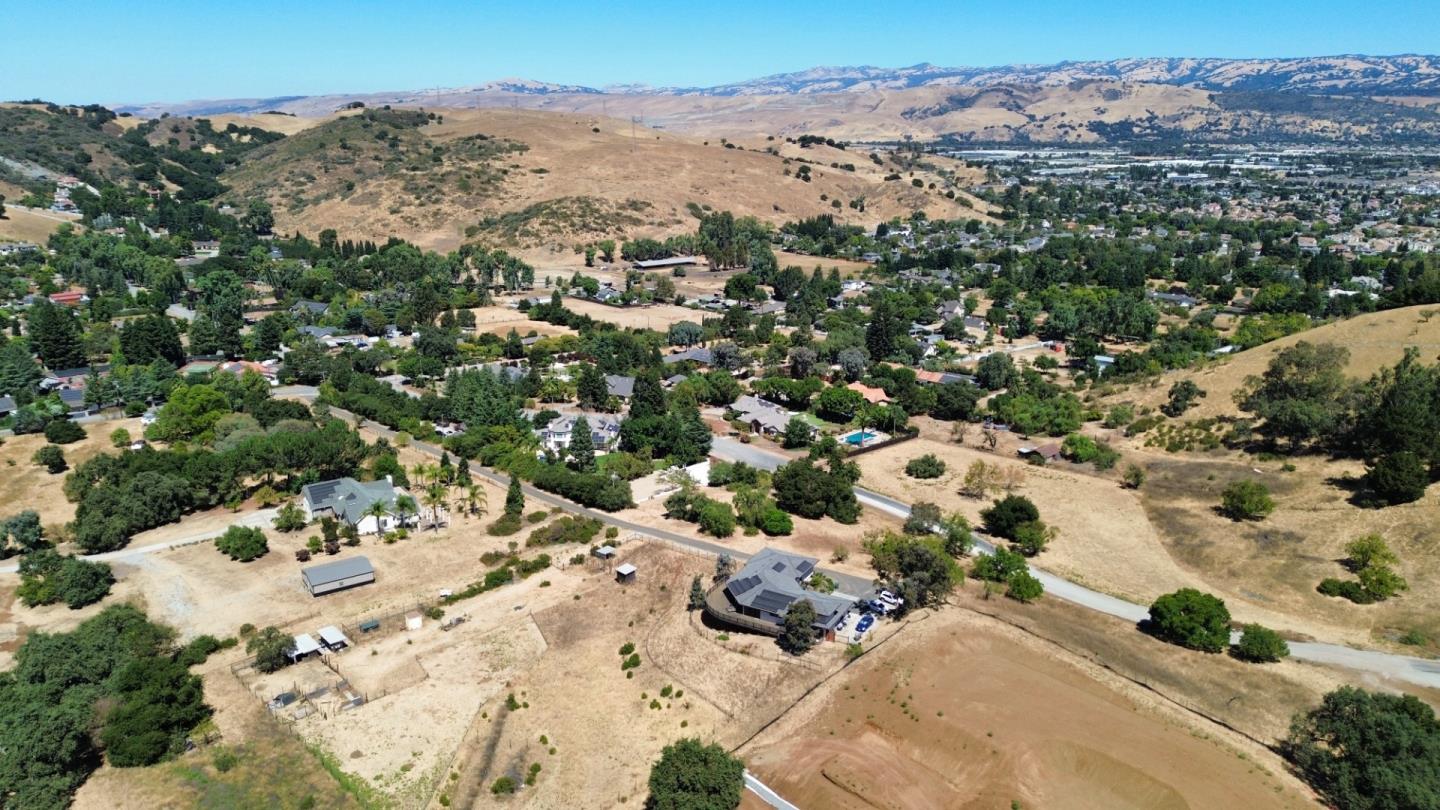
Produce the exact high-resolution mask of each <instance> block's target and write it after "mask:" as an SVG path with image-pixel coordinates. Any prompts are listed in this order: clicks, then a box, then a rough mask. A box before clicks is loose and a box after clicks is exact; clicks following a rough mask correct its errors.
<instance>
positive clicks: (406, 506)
mask: <svg viewBox="0 0 1440 810" xmlns="http://www.w3.org/2000/svg"><path fill="white" fill-rule="evenodd" d="M419 512H420V509H419V508H418V507H417V506H416V505H415V499H414V498H412V497H410V496H409V495H400V496H398V497H396V498H395V514H397V515H399V516H400V525H401V526H404V525H405V517H406V516H407V515H414V514H418V513H419Z"/></svg>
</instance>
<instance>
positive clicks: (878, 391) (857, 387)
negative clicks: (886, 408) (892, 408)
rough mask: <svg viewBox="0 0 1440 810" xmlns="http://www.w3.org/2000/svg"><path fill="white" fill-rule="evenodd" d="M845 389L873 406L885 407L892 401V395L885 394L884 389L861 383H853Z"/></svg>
mask: <svg viewBox="0 0 1440 810" xmlns="http://www.w3.org/2000/svg"><path fill="white" fill-rule="evenodd" d="M845 387H846V388H848V389H850V390H851V391H854V392H855V393H857V394H859V395H860V396H862V397H864V398H865V401H866V402H868V403H870V404H871V405H884V404H886V403H888V402H889V401H890V395H889V394H887V393H885V389H884V388H872V387H871V386H868V385H865V384H864V383H860V382H852V383H850V384H849V385H847V386H845Z"/></svg>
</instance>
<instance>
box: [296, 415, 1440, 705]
mask: <svg viewBox="0 0 1440 810" xmlns="http://www.w3.org/2000/svg"><path fill="white" fill-rule="evenodd" d="M276 394H277V395H280V396H297V397H301V398H309V399H313V398H314V396H315V389H314V388H313V387H309V386H290V387H286V388H278V389H276ZM330 410H331V413H333V414H335V415H336V416H339V417H341V418H344V419H348V420H351V421H353V420H354V416H353V415H352V414H349V413H347V412H346V411H343V410H340V409H338V408H331V409H330ZM366 427H367V428H368V429H370V430H373V431H375V432H376V433H378V434H380V435H383V436H388V437H391V438H393V437H394V435H395V433H394V431H392V430H390V429H389V428H386V427H385V426H383V425H380V424H378V423H373V422H367V423H366ZM412 446H413V447H415V448H416V449H418V450H420V451H421V452H423V453H427V454H429V455H432V456H435V457H439V455H440V452H441V450H440V448H438V447H436V446H434V445H431V444H426V443H424V442H414V443H412ZM711 452H712V453H713V454H714V455H715V456H717V457H719V458H722V459H726V460H729V461H744V462H745V463H746V464H750V465H751V466H754V467H759V468H761V469H766V470H774V469H776V468H778V467H779V466H780V465H781V464H784V463H786V462H787V461H789V460H790V457H788V456H784V455H781V454H779V453H775V452H773V451H769V450H766V449H763V448H761V447H758V446H756V445H754V444H746V443H744V442H741V441H737V440H735V439H732V438H729V437H726V436H717V437H715V439H714V442H713V444H712V445H711ZM470 469H471V472H473V473H474V474H476V475H480V476H483V477H485V478H487V479H489V480H490V481H493V482H495V483H496V484H499V485H501V486H504V485H506V484H508V483H509V479H508V478H505V477H502V476H500V475H498V474H496V473H494V472H492V471H491V470H489V469H488V468H485V467H481V466H479V465H477V464H471V466H470ZM523 489H524V490H525V495H526V497H528V498H534V499H535V500H537V501H540V502H542V503H546V504H550V505H552V506H559V507H560V508H562V509H564V510H566V511H568V512H572V513H574V514H579V515H584V516H586V517H591V518H595V519H596V520H599V521H601V522H603V523H605V524H606V525H610V526H617V527H619V528H621V529H623V530H625V531H629V532H634V533H636V534H641V535H647V536H650V537H657V538H660V539H663V540H666V541H668V542H672V543H676V544H679V545H682V546H688V547H690V548H693V549H697V550H699V551H703V552H706V553H709V554H722V553H723V554H729V555H730V556H731V557H733V558H735V559H737V560H744V559H746V558H747V557H748V556H749V555H746V554H744V553H741V552H737V551H735V550H734V549H731V548H729V547H727V546H723V545H720V544H718V543H711V542H709V541H706V540H699V539H696V538H693V537H689V536H686V535H683V534H678V533H676V532H671V531H667V530H664V529H656V528H652V527H649V526H643V525H640V524H638V523H632V522H630V521H627V520H621V519H619V518H616V517H614V516H613V515H610V514H607V513H605V512H597V511H595V510H593V509H587V508H585V507H583V506H579V505H578V504H575V503H572V502H570V501H568V500H566V499H564V498H561V497H559V496H557V495H552V494H550V493H548V492H541V491H540V490H537V489H535V488H534V487H531V486H529V485H524V486H523ZM855 497H856V499H857V500H859V501H860V503H861V504H863V505H865V506H869V507H872V508H875V509H878V510H880V511H882V512H886V513H889V514H892V515H895V516H897V517H901V518H905V517H909V515H910V506H909V504H906V503H904V502H902V501H898V500H895V499H894V498H890V497H887V496H885V495H881V494H879V493H877V492H871V491H870V490H867V489H865V488H863V487H856V488H855ZM975 546H976V550H977V551H979V552H981V553H984V554H993V553H994V551H995V547H994V545H993V544H991V543H989V542H986V541H985V540H984V539H983V538H981V537H977V538H976V543H975ZM822 570H824V569H822ZM824 573H825V574H826V575H827V576H829V577H830V578H832V579H834V580H835V582H836V584H837V585H839V586H840V590H841V591H843V592H845V593H848V594H850V595H857V596H858V595H865V594H868V593H870V592H872V591H873V588H874V584H873V582H870V581H867V580H865V579H863V578H861V577H857V576H854V575H851V574H844V573H841V572H838V571H829V570H824ZM1030 573H1032V574H1033V575H1034V576H1035V577H1036V578H1037V579H1039V580H1040V582H1041V583H1042V584H1043V585H1044V586H1045V592H1046V593H1047V594H1049V595H1051V596H1053V597H1055V598H1057V599H1062V600H1064V601H1066V602H1071V603H1073V604H1076V605H1080V606H1082V607H1087V608H1089V609H1091V610H1095V611H1099V612H1101V613H1104V614H1107V615H1109V616H1114V617H1116V618H1119V619H1123V620H1125V621H1128V622H1139V621H1141V620H1143V619H1145V618H1147V617H1148V616H1149V609H1148V608H1147V607H1146V606H1145V605H1137V604H1135V603H1134V602H1128V601H1126V600H1124V599H1117V598H1115V597H1113V596H1110V595H1109V594H1104V593H1100V592H1099V591H1095V590H1091V589H1090V588H1087V587H1085V586H1084V585H1079V584H1077V583H1074V582H1071V581H1069V580H1067V579H1064V578H1063V577H1059V576H1056V575H1054V574H1051V573H1050V572H1048V571H1045V570H1043V569H1039V568H1031V569H1030ZM1290 654H1291V656H1292V657H1294V658H1297V659H1301V660H1305V661H1313V662H1315V663H1319V664H1333V665H1337V666H1343V667H1346V668H1349V669H1354V670H1357V671H1361V672H1369V673H1373V674H1376V675H1381V676H1385V677H1390V678H1395V679H1397V680H1401V681H1406V682H1408V683H1413V684H1417V685H1420V686H1428V687H1432V688H1437V689H1440V662H1437V661H1431V660H1427V659H1424V658H1415V657H1412V656H1406V655H1396V654H1393V653H1386V652H1380V651H1378V650H1358V649H1354V648H1351V647H1345V646H1342V645H1339V644H1326V643H1323V642H1294V643H1292V644H1291V645H1290Z"/></svg>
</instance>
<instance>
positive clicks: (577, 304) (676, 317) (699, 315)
mask: <svg viewBox="0 0 1440 810" xmlns="http://www.w3.org/2000/svg"><path fill="white" fill-rule="evenodd" d="M565 308H566V309H568V310H570V311H571V312H578V313H580V314H581V315H589V316H590V317H592V318H594V319H595V320H597V321H608V322H609V323H613V324H615V325H616V326H619V327H622V328H626V329H654V330H656V331H658V332H664V331H665V330H667V329H669V328H670V325H671V324H674V323H679V322H680V321H691V322H694V323H699V322H700V321H701V320H703V319H704V318H705V317H706V316H707V315H710V314H711V313H707V312H702V311H700V310H695V309H686V308H685V307H677V306H675V305H674V304H651V305H649V306H643V307H612V306H610V305H608V304H601V303H599V302H598V301H587V300H585V299H582V298H567V299H565Z"/></svg>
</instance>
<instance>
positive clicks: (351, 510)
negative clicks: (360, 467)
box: [300, 477, 407, 534]
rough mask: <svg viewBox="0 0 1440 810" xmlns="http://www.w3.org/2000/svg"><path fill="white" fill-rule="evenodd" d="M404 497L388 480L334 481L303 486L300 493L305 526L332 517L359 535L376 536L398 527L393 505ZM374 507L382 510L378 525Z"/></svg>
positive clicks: (403, 492) (348, 479) (396, 511)
mask: <svg viewBox="0 0 1440 810" xmlns="http://www.w3.org/2000/svg"><path fill="white" fill-rule="evenodd" d="M405 494H407V493H406V492H405V490H403V489H401V488H400V487H397V486H395V485H394V484H393V483H391V481H390V479H389V477H386V478H383V479H381V480H378V481H365V482H361V481H356V480H355V479H354V478H335V479H332V480H330V481H321V482H319V483H315V484H307V485H305V487H304V488H302V489H301V490H300V501H301V507H302V508H303V509H304V510H305V521H306V522H307V523H308V522H310V521H312V520H319V519H320V518H322V517H333V518H335V519H336V520H341V521H344V522H346V523H349V524H350V525H352V526H354V527H355V529H356V530H357V531H359V532H360V533H361V534H378V533H380V532H382V531H387V532H388V531H390V530H391V529H394V528H396V527H397V526H399V525H400V513H399V511H398V510H397V509H396V508H395V501H396V499H397V498H399V497H400V496H401V495H405ZM377 503H379V504H382V505H383V508H384V514H383V515H381V516H380V518H379V520H378V522H377V520H376V517H375V515H374V514H372V511H371V510H372V509H373V508H374V506H375V504H377Z"/></svg>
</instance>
